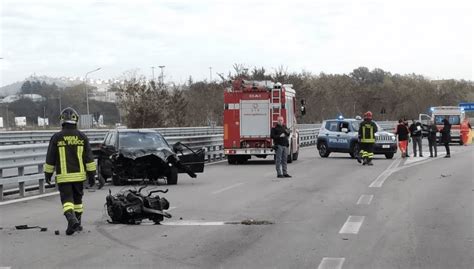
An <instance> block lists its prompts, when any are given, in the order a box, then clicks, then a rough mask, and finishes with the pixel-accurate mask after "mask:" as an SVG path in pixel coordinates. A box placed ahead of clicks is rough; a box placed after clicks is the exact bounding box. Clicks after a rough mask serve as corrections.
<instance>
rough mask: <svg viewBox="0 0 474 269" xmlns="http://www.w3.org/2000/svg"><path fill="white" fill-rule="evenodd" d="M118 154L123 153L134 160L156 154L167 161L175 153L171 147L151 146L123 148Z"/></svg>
mask: <svg viewBox="0 0 474 269" xmlns="http://www.w3.org/2000/svg"><path fill="white" fill-rule="evenodd" d="M118 155H119V156H120V155H122V156H123V157H125V158H129V159H132V160H135V159H138V158H141V157H144V156H148V155H155V156H156V157H158V158H160V159H162V160H163V161H166V160H167V159H168V157H169V156H171V155H175V154H174V152H173V151H171V149H169V148H150V149H136V148H121V149H119V151H118Z"/></svg>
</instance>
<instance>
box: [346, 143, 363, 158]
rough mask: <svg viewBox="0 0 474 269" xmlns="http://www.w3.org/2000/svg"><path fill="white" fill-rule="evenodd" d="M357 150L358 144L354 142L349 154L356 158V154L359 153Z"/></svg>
mask: <svg viewBox="0 0 474 269" xmlns="http://www.w3.org/2000/svg"><path fill="white" fill-rule="evenodd" d="M359 151H360V149H359V144H357V143H355V144H354V145H352V147H351V152H350V153H349V154H350V155H351V157H352V158H357V155H359Z"/></svg>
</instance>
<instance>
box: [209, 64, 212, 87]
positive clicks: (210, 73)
mask: <svg viewBox="0 0 474 269" xmlns="http://www.w3.org/2000/svg"><path fill="white" fill-rule="evenodd" d="M211 81H212V66H209V83H211Z"/></svg>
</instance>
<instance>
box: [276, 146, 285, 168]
mask: <svg viewBox="0 0 474 269" xmlns="http://www.w3.org/2000/svg"><path fill="white" fill-rule="evenodd" d="M276 147H277V148H276V151H275V166H276V170H277V174H278V175H286V174H288V171H287V169H286V162H287V158H288V147H285V146H280V145H276ZM282 170H283V173H282Z"/></svg>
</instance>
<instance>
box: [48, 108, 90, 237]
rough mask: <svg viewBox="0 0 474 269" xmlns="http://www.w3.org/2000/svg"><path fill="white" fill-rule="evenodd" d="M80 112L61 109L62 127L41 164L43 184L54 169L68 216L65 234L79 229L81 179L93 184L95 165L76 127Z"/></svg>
mask: <svg viewBox="0 0 474 269" xmlns="http://www.w3.org/2000/svg"><path fill="white" fill-rule="evenodd" d="M78 120H79V114H77V112H76V111H75V110H74V109H72V108H70V107H68V108H65V109H64V110H63V111H61V115H60V122H61V125H62V130H61V131H60V132H58V133H56V134H54V135H53V137H51V140H50V142H49V146H48V153H47V155H46V163H45V165H44V174H45V180H46V183H48V184H50V182H51V178H52V176H53V172H54V171H55V170H56V184H57V185H58V189H59V194H60V198H61V203H62V205H63V211H64V216H65V217H66V219H67V223H68V224H67V229H66V235H72V234H73V233H74V232H77V231H81V230H82V226H81V217H82V212H83V206H82V196H83V194H84V192H83V185H84V181H85V180H86V178H87V179H89V184H91V185H93V184H94V179H95V172H96V164H95V162H94V158H93V155H92V151H91V147H90V144H89V140H88V138H87V136H86V135H85V134H84V133H82V132H81V131H79V130H78V129H77V122H78Z"/></svg>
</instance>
